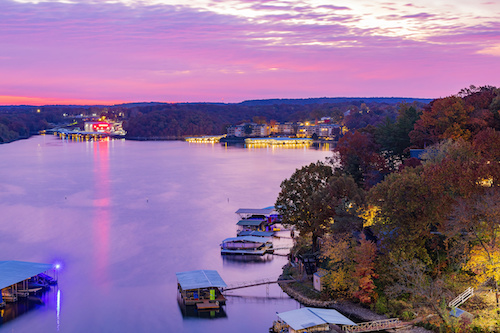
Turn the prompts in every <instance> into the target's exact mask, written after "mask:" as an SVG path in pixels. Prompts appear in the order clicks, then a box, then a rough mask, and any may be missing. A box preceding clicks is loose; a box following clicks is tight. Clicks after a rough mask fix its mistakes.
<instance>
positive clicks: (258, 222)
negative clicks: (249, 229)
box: [236, 219, 266, 226]
mask: <svg viewBox="0 0 500 333" xmlns="http://www.w3.org/2000/svg"><path fill="white" fill-rule="evenodd" d="M264 222H266V220H265V219H246V220H239V221H238V223H236V225H246V226H259V225H261V224H262V223H264Z"/></svg>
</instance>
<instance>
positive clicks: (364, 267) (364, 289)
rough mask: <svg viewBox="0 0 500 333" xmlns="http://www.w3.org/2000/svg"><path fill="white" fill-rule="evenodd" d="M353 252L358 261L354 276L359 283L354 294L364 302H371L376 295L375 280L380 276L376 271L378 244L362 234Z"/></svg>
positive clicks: (356, 261) (355, 259) (355, 260)
mask: <svg viewBox="0 0 500 333" xmlns="http://www.w3.org/2000/svg"><path fill="white" fill-rule="evenodd" d="M353 254H354V258H353V260H354V262H355V263H356V264H355V268H354V272H353V277H354V279H355V280H356V281H357V285H358V290H357V291H356V292H354V294H353V296H354V297H356V298H357V299H359V301H360V302H361V303H363V304H370V303H371V302H372V301H373V300H374V298H375V296H376V293H375V282H374V280H375V279H376V278H378V274H377V273H375V260H376V255H377V246H376V245H375V243H374V242H372V241H369V240H367V239H366V237H365V235H364V234H361V238H360V240H359V246H357V247H355V248H354V250H353Z"/></svg>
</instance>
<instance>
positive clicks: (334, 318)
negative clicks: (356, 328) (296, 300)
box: [273, 308, 356, 333]
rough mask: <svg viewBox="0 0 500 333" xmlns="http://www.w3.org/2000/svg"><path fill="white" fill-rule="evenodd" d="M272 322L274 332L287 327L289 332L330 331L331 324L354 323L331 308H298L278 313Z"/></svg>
mask: <svg viewBox="0 0 500 333" xmlns="http://www.w3.org/2000/svg"><path fill="white" fill-rule="evenodd" d="M278 318H279V320H277V321H275V322H274V325H273V330H274V332H281V331H282V330H284V329H288V332H290V333H302V332H330V331H331V330H330V324H332V325H356V323H354V322H353V321H351V320H350V319H349V318H347V317H345V316H344V315H342V314H341V313H339V312H338V311H336V310H333V309H317V308H300V309H296V310H292V311H287V312H282V313H278Z"/></svg>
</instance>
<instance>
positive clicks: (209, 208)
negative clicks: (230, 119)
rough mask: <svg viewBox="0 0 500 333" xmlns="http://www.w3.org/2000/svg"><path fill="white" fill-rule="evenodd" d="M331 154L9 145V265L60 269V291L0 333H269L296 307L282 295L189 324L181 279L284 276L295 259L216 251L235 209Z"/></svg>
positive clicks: (108, 144) (2, 148)
mask: <svg viewBox="0 0 500 333" xmlns="http://www.w3.org/2000/svg"><path fill="white" fill-rule="evenodd" d="M330 155H331V153H330V152H328V151H321V150H312V149H305V148H304V149H296V150H292V149H271V148H262V149H251V150H248V149H241V148H235V147H224V146H221V145H196V144H188V143H185V142H134V141H122V140H120V141H103V142H71V141H63V140H59V139H57V138H54V137H50V136H40V137H34V138H31V139H29V140H23V141H18V142H14V143H11V144H7V145H0V156H2V158H1V159H0V170H2V172H1V173H0V211H1V212H2V214H0V237H1V238H2V239H3V240H6V241H3V242H0V253H1V256H0V257H1V258H0V260H23V261H33V262H45V263H54V262H55V261H56V260H57V261H60V262H61V263H62V264H63V268H62V271H61V272H60V273H59V285H58V287H56V288H52V290H51V291H50V292H48V293H46V294H45V295H44V296H43V297H42V299H41V304H34V305H33V306H32V307H31V308H29V309H28V307H29V306H26V311H24V314H20V311H18V313H14V312H15V311H17V310H12V311H14V312H10V313H12V315H8V316H7V315H6V313H7V312H8V311H10V310H8V309H6V310H5V311H4V316H3V319H2V322H3V324H0V331H17V332H25V331H30V330H35V329H36V330H38V331H42V332H56V331H60V332H171V331H176V332H199V331H209V332H212V331H230V330H232V331H237V332H252V333H255V332H263V331H265V332H267V331H268V328H269V327H270V326H271V324H272V321H273V320H275V319H276V315H275V314H276V312H281V311H287V310H291V309H293V308H296V307H298V304H297V303H296V302H295V301H294V300H291V299H290V298H288V296H286V295H285V294H284V293H283V292H282V291H281V289H280V288H279V287H278V286H277V285H270V286H268V287H266V286H257V287H252V288H247V289H240V290H238V293H237V295H235V296H229V297H228V301H227V304H226V306H225V307H224V309H223V313H220V314H210V313H209V314H208V318H212V319H213V320H207V319H206V318H200V317H198V316H197V317H191V316H185V317H183V312H182V309H181V308H180V307H179V304H178V302H177V283H176V278H175V272H180V271H187V270H195V269H215V270H217V271H218V272H219V274H220V275H221V276H222V278H223V279H224V280H225V281H226V283H228V284H231V283H235V282H242V281H253V280H258V279H262V278H277V277H278V276H279V274H280V273H281V267H282V266H283V265H284V264H285V263H286V257H282V256H270V255H268V256H266V257H264V258H259V259H258V260H252V259H246V258H245V259H244V258H237V257H234V258H227V257H222V256H221V255H220V248H219V244H220V242H221V240H223V239H225V238H227V237H233V236H235V235H236V222H237V221H238V217H237V215H236V214H235V211H236V210H237V209H238V208H263V207H267V206H270V205H272V204H273V203H274V200H275V198H276V196H277V194H278V192H279V185H280V183H281V181H282V180H283V179H285V178H287V177H289V176H290V175H291V174H292V173H293V171H294V170H295V169H296V168H297V167H301V166H303V165H306V164H309V163H311V162H315V161H317V160H324V158H325V157H327V156H330ZM277 241H279V242H282V241H283V242H286V239H284V240H277ZM261 259H262V260H261ZM234 292H236V291H234ZM20 307H21V306H20ZM20 307H18V310H19V308H20ZM203 316H207V315H206V314H204V315H203ZM257 319H258V320H257Z"/></svg>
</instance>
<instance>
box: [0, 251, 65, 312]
mask: <svg viewBox="0 0 500 333" xmlns="http://www.w3.org/2000/svg"><path fill="white" fill-rule="evenodd" d="M52 269H53V266H52V265H50V264H41V263H34V262H25V261H15V260H8V261H0V290H1V297H0V304H1V303H3V302H4V301H5V302H15V301H17V299H18V297H27V296H28V295H29V294H30V293H33V292H37V291H39V290H41V289H42V286H48V285H49V282H52V283H55V280H54V279H52V278H51V277H50V276H48V275H45V274H43V273H46V272H48V271H50V270H52ZM41 275H43V276H41ZM42 280H43V281H42ZM48 280H50V281H48ZM33 283H37V285H36V286H35V287H33ZM40 283H43V285H42V284H40Z"/></svg>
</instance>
